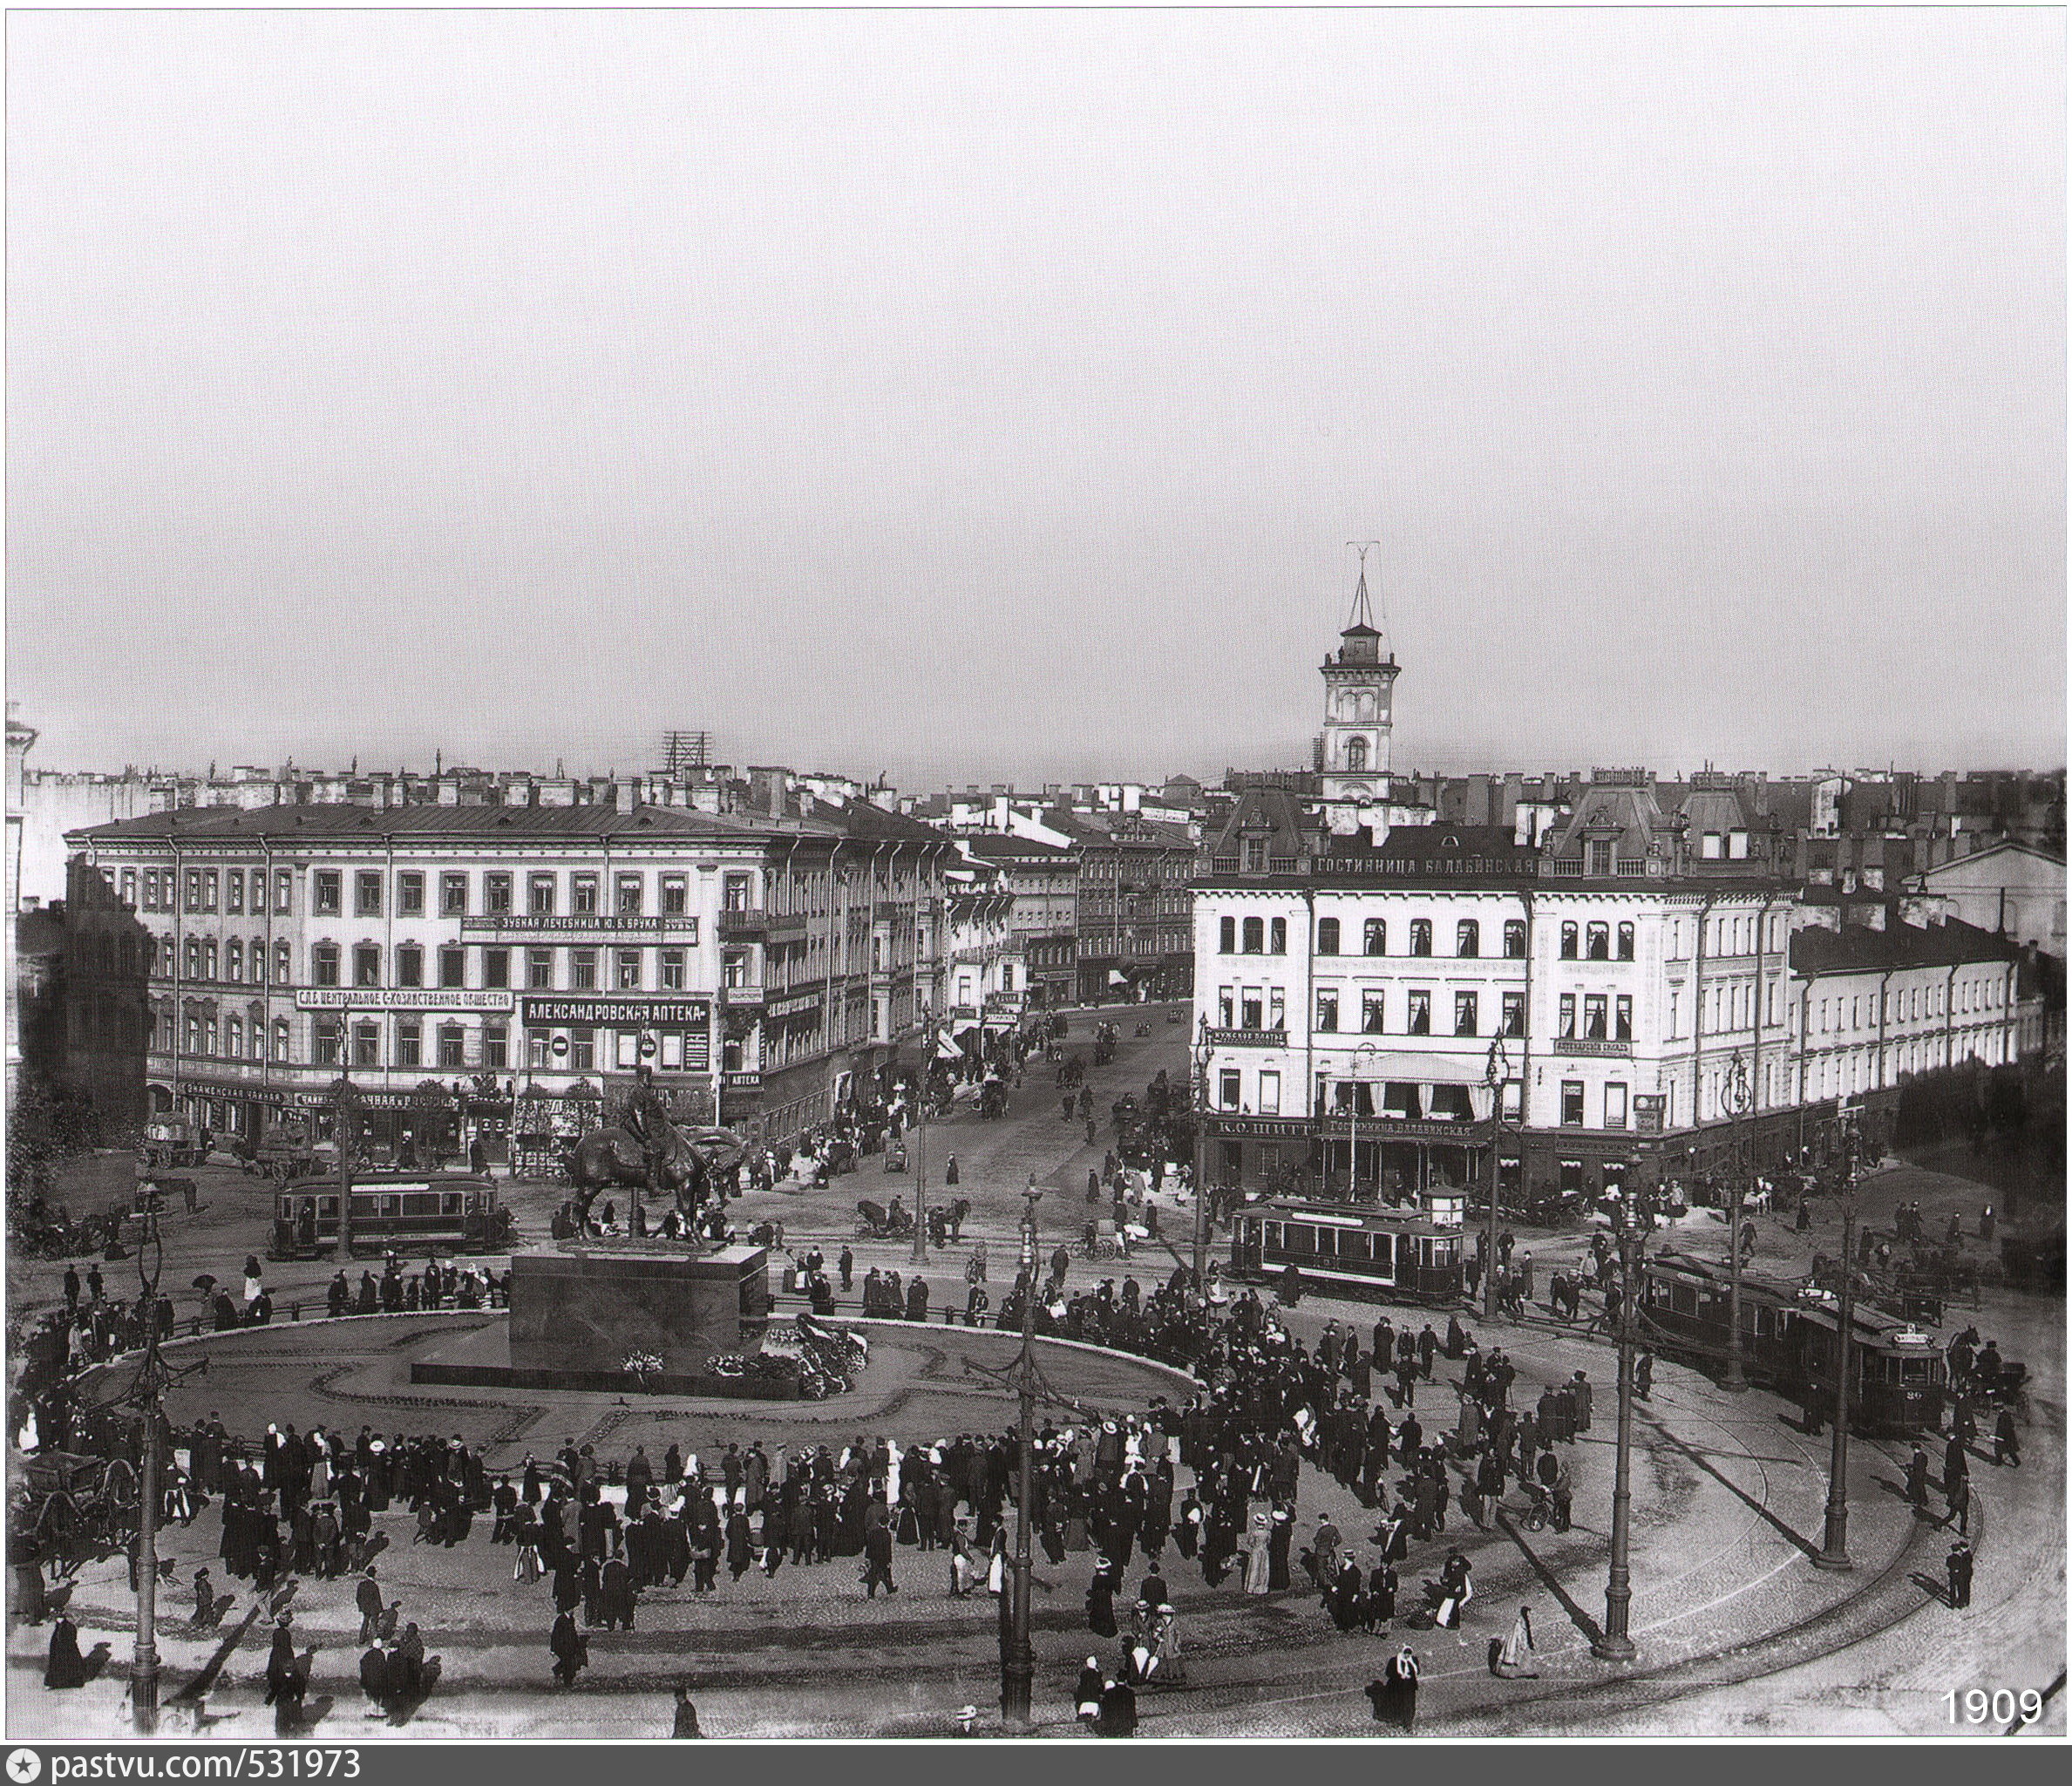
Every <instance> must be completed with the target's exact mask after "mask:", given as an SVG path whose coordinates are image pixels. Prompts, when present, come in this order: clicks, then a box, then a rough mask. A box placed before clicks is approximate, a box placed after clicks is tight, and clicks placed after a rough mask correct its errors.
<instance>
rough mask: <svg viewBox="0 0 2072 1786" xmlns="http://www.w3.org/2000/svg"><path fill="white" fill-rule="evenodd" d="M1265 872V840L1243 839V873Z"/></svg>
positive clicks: (1260, 838) (1261, 838) (1255, 838)
mask: <svg viewBox="0 0 2072 1786" xmlns="http://www.w3.org/2000/svg"><path fill="white" fill-rule="evenodd" d="M1266 871H1267V840H1266V839H1264V838H1263V837H1248V838H1247V839H1245V873H1247V874H1264V873H1266Z"/></svg>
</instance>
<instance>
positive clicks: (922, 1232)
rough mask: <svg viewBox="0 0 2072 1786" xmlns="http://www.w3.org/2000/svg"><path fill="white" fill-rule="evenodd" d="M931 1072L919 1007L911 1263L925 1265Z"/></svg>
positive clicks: (925, 1021) (926, 1022)
mask: <svg viewBox="0 0 2072 1786" xmlns="http://www.w3.org/2000/svg"><path fill="white" fill-rule="evenodd" d="M934 1070H935V1014H934V1011H932V1010H931V1009H930V1008H928V1007H927V1005H923V1006H922V1007H921V1096H920V1097H919V1099H918V1100H917V1101H916V1102H915V1104H914V1264H916V1265H926V1264H927V1262H928V1180H927V1168H928V1150H927V1120H928V1075H929V1074H930V1073H932V1072H934Z"/></svg>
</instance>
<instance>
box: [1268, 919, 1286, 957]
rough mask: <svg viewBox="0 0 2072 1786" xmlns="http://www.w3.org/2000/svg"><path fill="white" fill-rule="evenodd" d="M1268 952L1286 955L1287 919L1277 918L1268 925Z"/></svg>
mask: <svg viewBox="0 0 2072 1786" xmlns="http://www.w3.org/2000/svg"><path fill="white" fill-rule="evenodd" d="M1267 953H1268V954H1275V955H1285V954H1287V919H1285V918H1276V919H1274V920H1273V922H1272V923H1270V924H1269V925H1268V926H1267Z"/></svg>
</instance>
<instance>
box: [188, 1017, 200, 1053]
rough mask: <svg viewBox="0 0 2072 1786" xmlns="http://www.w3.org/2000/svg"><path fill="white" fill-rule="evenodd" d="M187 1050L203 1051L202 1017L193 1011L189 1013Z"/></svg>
mask: <svg viewBox="0 0 2072 1786" xmlns="http://www.w3.org/2000/svg"><path fill="white" fill-rule="evenodd" d="M187 1052H188V1053H189V1054H200V1052H201V1019H200V1017H198V1016H196V1015H194V1012H192V1011H189V1012H188V1013H187Z"/></svg>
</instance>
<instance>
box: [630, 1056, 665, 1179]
mask: <svg viewBox="0 0 2072 1786" xmlns="http://www.w3.org/2000/svg"><path fill="white" fill-rule="evenodd" d="M623 1122H624V1126H625V1129H626V1132H627V1134H628V1135H629V1136H631V1137H633V1144H634V1145H635V1146H636V1147H637V1148H639V1149H640V1151H641V1165H642V1169H643V1171H645V1172H646V1174H647V1179H648V1189H649V1191H650V1192H656V1191H659V1190H660V1189H661V1187H662V1166H663V1163H664V1162H665V1161H666V1160H667V1159H668V1158H669V1151H668V1136H669V1106H668V1105H667V1104H664V1103H663V1102H662V1094H661V1093H660V1092H659V1091H657V1090H656V1089H655V1076H654V1074H653V1073H652V1072H651V1071H650V1070H649V1067H648V1065H647V1063H646V1062H644V1061H643V1062H642V1063H641V1064H640V1065H639V1066H638V1067H636V1068H635V1069H634V1084H633V1090H631V1091H630V1092H629V1093H628V1095H627V1098H626V1113H625V1117H624V1118H623Z"/></svg>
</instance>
